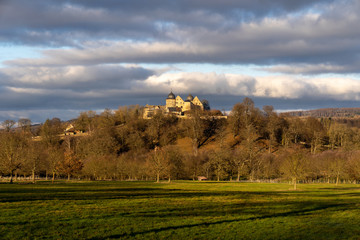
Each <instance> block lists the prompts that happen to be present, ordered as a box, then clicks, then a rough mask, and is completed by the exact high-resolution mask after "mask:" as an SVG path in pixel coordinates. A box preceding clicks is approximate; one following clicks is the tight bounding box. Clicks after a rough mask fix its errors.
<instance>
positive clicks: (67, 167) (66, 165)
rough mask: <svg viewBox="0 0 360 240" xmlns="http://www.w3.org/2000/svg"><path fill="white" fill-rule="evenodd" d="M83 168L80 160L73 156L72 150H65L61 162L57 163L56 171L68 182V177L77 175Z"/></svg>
mask: <svg viewBox="0 0 360 240" xmlns="http://www.w3.org/2000/svg"><path fill="white" fill-rule="evenodd" d="M82 167H83V164H82V162H81V160H80V159H78V158H77V156H76V155H75V154H74V152H73V151H72V150H66V151H65V152H64V159H63V161H60V162H58V164H57V170H58V171H59V172H60V173H62V174H65V175H66V176H67V179H68V180H70V177H71V176H72V175H74V174H75V173H78V172H79V171H80V170H81V169H82Z"/></svg>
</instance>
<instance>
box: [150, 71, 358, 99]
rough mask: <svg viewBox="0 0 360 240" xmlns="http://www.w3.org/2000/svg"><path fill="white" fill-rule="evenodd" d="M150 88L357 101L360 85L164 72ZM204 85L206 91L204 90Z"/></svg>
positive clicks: (352, 81) (333, 80) (354, 81)
mask: <svg viewBox="0 0 360 240" xmlns="http://www.w3.org/2000/svg"><path fill="white" fill-rule="evenodd" d="M144 83H145V84H146V85H147V86H148V87H149V88H150V89H157V90H158V91H159V92H166V90H167V89H170V88H172V89H176V91H177V92H180V93H189V92H193V93H197V94H205V95H232V96H251V97H259V98H279V99H284V98H285V99H287V98H288V99H301V98H308V99H309V98H311V99H313V100H316V99H334V100H340V101H345V100H355V101H357V100H360V82H359V81H358V80H357V79H351V78H318V77H315V78H311V77H294V76H291V75H288V76H284V75H280V76H262V77H250V76H245V75H239V74H216V73H165V74H162V75H159V76H151V77H149V78H148V79H146V80H145V82H144ZM204 86H206V88H204Z"/></svg>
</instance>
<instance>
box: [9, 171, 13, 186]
mask: <svg viewBox="0 0 360 240" xmlns="http://www.w3.org/2000/svg"><path fill="white" fill-rule="evenodd" d="M12 183H13V171H11V173H10V184H12Z"/></svg>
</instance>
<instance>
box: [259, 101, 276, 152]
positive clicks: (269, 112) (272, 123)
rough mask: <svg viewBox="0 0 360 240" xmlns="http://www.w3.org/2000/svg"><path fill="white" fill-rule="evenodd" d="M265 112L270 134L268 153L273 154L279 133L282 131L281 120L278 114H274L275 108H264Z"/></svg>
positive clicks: (267, 129)
mask: <svg viewBox="0 0 360 240" xmlns="http://www.w3.org/2000/svg"><path fill="white" fill-rule="evenodd" d="M263 110H264V112H265V117H266V120H265V122H266V127H265V128H266V132H267V134H268V141H269V144H268V152H269V153H272V150H273V149H272V147H273V145H274V143H275V142H276V137H277V134H278V132H279V131H280V119H279V117H278V115H277V114H276V112H274V107H273V106H264V107H263Z"/></svg>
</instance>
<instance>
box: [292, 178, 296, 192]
mask: <svg viewBox="0 0 360 240" xmlns="http://www.w3.org/2000/svg"><path fill="white" fill-rule="evenodd" d="M296 182H297V179H296V178H293V184H294V190H296Z"/></svg>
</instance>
